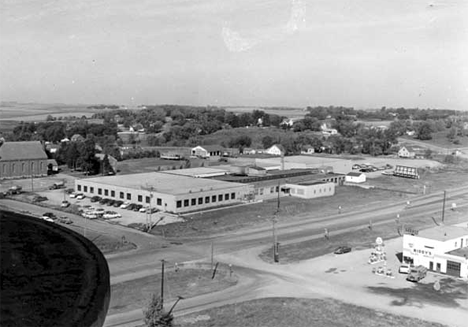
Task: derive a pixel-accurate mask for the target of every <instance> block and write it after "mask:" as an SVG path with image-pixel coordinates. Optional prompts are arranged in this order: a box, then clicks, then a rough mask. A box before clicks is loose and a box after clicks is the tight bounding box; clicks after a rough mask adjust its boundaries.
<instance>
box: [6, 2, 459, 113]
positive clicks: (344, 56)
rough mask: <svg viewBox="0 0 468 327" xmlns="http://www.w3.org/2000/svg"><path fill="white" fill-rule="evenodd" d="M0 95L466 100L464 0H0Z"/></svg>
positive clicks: (449, 104) (428, 104)
mask: <svg viewBox="0 0 468 327" xmlns="http://www.w3.org/2000/svg"><path fill="white" fill-rule="evenodd" d="M0 3H1V8H0V15H1V16H0V18H1V21H0V45H1V49H0V74H1V75H0V99H1V100H3V101H19V102H32V101H34V102H45V103H48V102H62V103H109V104H110V103H115V104H129V105H131V104H134V105H138V104H162V103H173V104H189V105H219V106H223V105H235V106H293V107H305V106H309V105H310V106H314V105H327V106H328V105H343V106H354V107H356V108H363V107H378V108H380V107H382V106H387V107H400V106H403V107H420V108H453V109H463V110H468V1H467V0H294V1H291V0H256V1H252V0H137V1H136V0H106V1H103V0H0Z"/></svg>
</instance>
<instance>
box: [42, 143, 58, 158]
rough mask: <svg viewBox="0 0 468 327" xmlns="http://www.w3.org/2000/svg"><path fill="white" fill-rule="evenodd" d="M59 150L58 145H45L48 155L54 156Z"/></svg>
mask: <svg viewBox="0 0 468 327" xmlns="http://www.w3.org/2000/svg"><path fill="white" fill-rule="evenodd" d="M59 149H60V144H53V143H46V146H45V150H46V151H47V152H49V153H50V154H53V155H55V154H56V153H57V151H58V150H59Z"/></svg>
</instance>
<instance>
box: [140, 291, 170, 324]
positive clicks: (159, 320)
mask: <svg viewBox="0 0 468 327" xmlns="http://www.w3.org/2000/svg"><path fill="white" fill-rule="evenodd" d="M143 314H144V316H145V324H146V326H148V327H171V326H172V325H173V324H172V322H173V320H174V316H173V315H172V313H170V312H169V313H167V312H166V311H165V310H164V308H163V305H162V302H161V298H160V297H159V296H158V295H156V294H153V297H152V299H151V301H150V303H149V304H148V308H147V309H146V310H143Z"/></svg>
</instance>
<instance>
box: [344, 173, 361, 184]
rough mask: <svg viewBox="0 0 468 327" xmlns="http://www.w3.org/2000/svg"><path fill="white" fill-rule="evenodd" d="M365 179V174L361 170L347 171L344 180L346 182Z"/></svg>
mask: <svg viewBox="0 0 468 327" xmlns="http://www.w3.org/2000/svg"><path fill="white" fill-rule="evenodd" d="M365 181H366V174H364V173H361V172H354V171H352V172H349V173H348V174H346V176H345V182H347V183H364V182H365Z"/></svg>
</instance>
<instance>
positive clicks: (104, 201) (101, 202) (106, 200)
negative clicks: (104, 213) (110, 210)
mask: <svg viewBox="0 0 468 327" xmlns="http://www.w3.org/2000/svg"><path fill="white" fill-rule="evenodd" d="M109 201H110V199H107V198H103V199H101V201H99V204H106V203H107V202H109Z"/></svg>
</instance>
